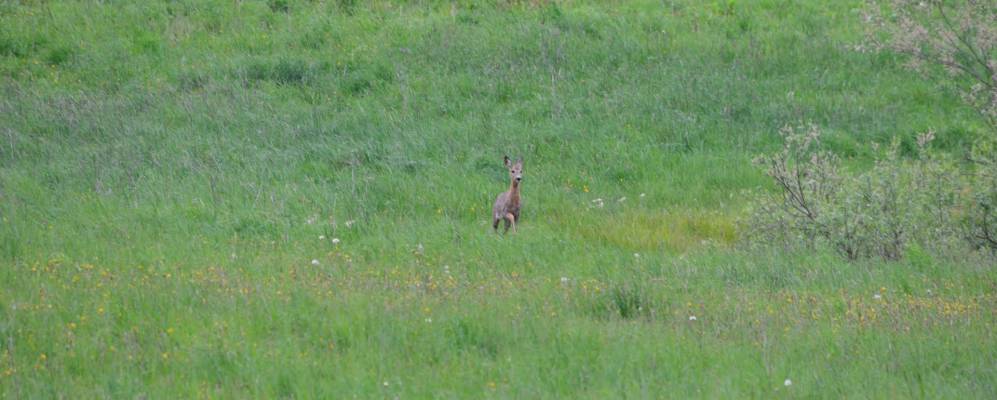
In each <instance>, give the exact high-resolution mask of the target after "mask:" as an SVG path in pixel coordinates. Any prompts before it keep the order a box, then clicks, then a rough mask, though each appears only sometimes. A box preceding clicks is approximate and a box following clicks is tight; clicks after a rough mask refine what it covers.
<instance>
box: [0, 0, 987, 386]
mask: <svg viewBox="0 0 997 400" xmlns="http://www.w3.org/2000/svg"><path fill="white" fill-rule="evenodd" d="M537 3H540V4H537ZM861 7H862V2H861V1H853V0H847V1H820V0H798V1H789V0H753V1H748V0H737V1H734V0H730V1H727V0H724V1H697V0H675V1H581V0H565V1H558V2H543V1H538V2H528V1H471V0H465V1H454V2H445V1H430V0H426V1H369V2H368V1H347V0H340V1H321V0H311V1H309V0H269V1H264V0H204V1H195V0H174V1H161V0H155V1H126V0H110V1H108V0H105V1H96V0H80V1H40V0H14V1H4V2H0V218H2V224H0V310H2V311H0V398H11V399H17V398H402V399H405V398H528V399H529V398H593V399H605V398H953V399H966V398H991V399H992V398H997V333H995V332H997V323H995V322H997V321H995V319H997V315H995V310H997V273H995V269H994V266H993V265H991V264H990V263H989V262H987V261H984V260H985V259H983V258H980V259H979V260H978V261H974V260H976V259H974V258H972V257H966V258H965V259H958V260H953V259H949V258H944V257H938V256H936V255H932V254H930V253H928V252H925V251H919V250H917V249H914V250H913V251H911V252H909V254H907V257H905V258H904V259H903V260H901V261H896V262H885V261H878V260H865V261H858V262H847V261H845V260H844V259H842V258H841V257H838V256H836V255H835V254H833V253H832V252H830V251H827V250H822V249H817V250H814V251H808V252H784V251H780V250H779V249H771V248H766V247H765V246H747V245H745V244H746V243H751V242H752V238H751V237H747V235H746V234H745V232H744V230H743V229H742V225H741V224H740V221H742V220H743V219H744V217H745V216H746V215H747V213H748V207H749V206H750V204H751V202H752V200H753V198H754V197H755V194H757V193H759V192H764V191H769V190H774V187H773V186H772V185H771V183H770V182H769V181H768V180H767V178H766V177H765V175H764V174H763V172H762V171H761V170H759V169H757V168H755V167H753V166H752V164H751V159H752V158H753V157H754V156H755V155H757V154H759V153H761V152H767V151H773V150H775V149H778V148H779V146H780V144H781V142H780V138H779V136H778V130H779V128H780V127H781V126H783V125H785V124H791V123H797V122H800V121H813V122H814V123H816V124H818V125H820V126H821V127H822V129H823V130H824V132H825V135H826V136H825V138H824V140H825V142H824V144H825V145H826V146H827V147H828V148H830V149H832V150H834V151H835V152H837V153H838V154H840V155H842V157H843V158H845V159H846V160H847V161H846V162H847V163H848V165H849V166H850V168H855V169H860V168H863V167H866V166H868V165H869V164H870V161H871V157H872V150H871V145H872V144H873V143H880V144H884V143H888V142H889V141H890V139H891V138H892V137H894V136H896V137H899V138H901V140H902V142H903V143H904V144H905V146H907V147H910V148H912V146H914V138H915V136H916V135H917V133H919V132H924V131H926V130H928V129H933V130H935V131H936V132H937V134H936V136H937V137H938V139H937V140H936V143H935V145H936V146H937V147H938V148H939V149H940V150H941V151H945V152H951V153H953V154H962V153H965V152H966V151H967V150H968V149H969V147H970V145H971V143H972V142H973V140H975V139H976V138H978V137H979V136H980V135H983V134H985V132H986V131H985V128H984V122H983V121H982V120H981V119H980V118H979V117H978V116H977V115H976V114H974V113H973V111H971V110H970V109H968V108H966V107H965V106H964V105H963V104H962V103H961V101H960V98H959V95H958V94H957V93H955V92H953V91H952V90H950V88H947V87H945V86H944V85H943V84H942V83H940V82H933V81H929V80H925V79H922V78H920V77H919V76H918V75H916V74H914V73H912V72H909V71H907V70H906V69H905V68H904V67H903V60H900V59H897V58H896V57H894V56H891V55H889V54H875V53H870V52H862V51H856V46H858V45H860V44H861V43H862V37H863V35H862V27H861V12H860V10H861ZM505 154H508V155H510V156H512V157H522V158H523V159H524V164H525V167H524V180H523V186H522V196H523V202H524V209H523V220H522V222H521V224H520V225H519V230H518V233H517V234H515V235H508V236H500V235H495V234H494V233H493V232H492V230H491V226H490V222H491V220H490V215H489V214H490V211H491V205H492V201H493V200H494V198H495V196H496V195H497V194H498V193H499V192H501V191H503V190H505V189H506V188H507V187H508V184H509V182H508V173H507V172H506V170H505V169H504V168H503V166H502V156H503V155H505Z"/></svg>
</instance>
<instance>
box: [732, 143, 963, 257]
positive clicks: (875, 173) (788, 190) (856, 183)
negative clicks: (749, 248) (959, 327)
mask: <svg viewBox="0 0 997 400" xmlns="http://www.w3.org/2000/svg"><path fill="white" fill-rule="evenodd" d="M781 134H782V136H783V138H784V145H783V148H782V150H781V151H779V152H777V153H775V154H771V155H763V156H760V157H758V158H756V159H755V162H756V164H758V165H761V166H763V167H764V168H765V169H766V174H767V175H768V176H769V177H771V178H772V179H773V181H774V182H775V184H776V186H777V187H778V189H779V190H778V191H777V193H776V194H774V195H769V196H766V197H763V198H762V200H761V201H760V202H759V203H758V204H757V206H756V207H755V212H754V213H753V216H752V218H751V227H750V228H749V229H750V230H751V231H752V232H753V233H754V234H752V235H751V236H750V237H752V238H755V239H761V240H763V241H765V242H766V243H781V244H783V245H787V246H797V245H803V246H807V247H816V246H829V247H831V248H833V249H834V250H835V251H836V252H838V253H839V254H841V255H842V256H844V257H846V258H848V259H849V260H855V259H859V258H867V257H880V258H883V259H888V260H897V259H900V258H903V257H904V255H905V254H906V253H907V249H908V247H909V246H910V245H911V244H912V243H917V244H918V245H919V246H920V247H922V248H926V249H934V250H937V251H940V252H949V251H952V250H954V249H957V248H959V247H960V246H962V247H965V243H964V242H963V241H962V240H961V237H963V236H964V230H963V226H962V225H961V224H960V222H961V221H963V218H961V217H960V210H961V209H963V205H964V203H965V202H964V201H962V197H963V196H961V195H960V193H962V188H963V187H965V183H964V179H963V178H961V175H960V173H959V169H958V166H957V165H956V163H955V162H954V161H953V160H951V159H950V158H948V157H946V156H944V155H941V154H936V153H934V152H932V151H930V150H929V149H928V147H929V143H930V142H931V140H933V139H934V134H933V133H932V132H928V133H925V134H922V135H920V136H919V137H918V154H917V155H916V156H915V157H913V158H910V159H903V158H901V157H900V155H899V154H900V151H899V149H900V142H899V141H898V140H894V141H893V142H892V143H891V145H890V146H889V147H888V148H886V149H885V151H884V154H883V155H881V156H880V157H878V158H877V160H876V162H875V164H874V165H873V167H872V168H870V169H869V170H868V171H865V172H862V173H859V174H857V175H850V174H846V173H842V172H841V160H840V159H839V158H838V157H837V156H835V155H834V154H832V153H830V152H828V151H825V150H821V149H820V146H819V144H820V136H821V131H820V129H818V128H817V127H816V126H814V125H805V126H800V127H786V128H783V129H782V131H781Z"/></svg>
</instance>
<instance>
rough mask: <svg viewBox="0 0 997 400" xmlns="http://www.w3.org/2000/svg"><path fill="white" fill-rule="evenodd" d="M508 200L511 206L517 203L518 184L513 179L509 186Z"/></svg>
mask: <svg viewBox="0 0 997 400" xmlns="http://www.w3.org/2000/svg"><path fill="white" fill-rule="evenodd" d="M509 200H510V201H512V203H513V204H518V203H519V182H516V180H515V179H514V180H513V181H512V183H510V184H509Z"/></svg>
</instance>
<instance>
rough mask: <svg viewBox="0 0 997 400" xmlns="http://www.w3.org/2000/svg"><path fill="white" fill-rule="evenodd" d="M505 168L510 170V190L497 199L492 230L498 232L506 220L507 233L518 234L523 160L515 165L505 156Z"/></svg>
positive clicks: (493, 211) (517, 161)
mask: <svg viewBox="0 0 997 400" xmlns="http://www.w3.org/2000/svg"><path fill="white" fill-rule="evenodd" d="M505 167H506V168H508V169H509V180H511V181H512V183H510V184H509V190H507V191H505V192H502V193H501V194H499V195H498V197H496V198H495V206H494V207H492V229H494V230H495V232H496V233H497V232H498V226H499V221H502V220H505V231H503V233H507V232H509V226H510V225H512V231H513V232H516V222H519V208H520V206H522V204H523V203H522V201H520V199H519V182H520V181H521V180H523V159H522V158H520V159H519V160H516V163H515V164H513V163H512V161H511V160H509V156H505Z"/></svg>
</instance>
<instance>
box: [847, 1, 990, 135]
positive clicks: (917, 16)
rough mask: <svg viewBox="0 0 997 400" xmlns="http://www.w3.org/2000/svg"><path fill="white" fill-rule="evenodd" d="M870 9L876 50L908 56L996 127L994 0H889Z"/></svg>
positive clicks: (867, 17) (868, 18) (868, 19)
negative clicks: (955, 90) (955, 89)
mask: <svg viewBox="0 0 997 400" xmlns="http://www.w3.org/2000/svg"><path fill="white" fill-rule="evenodd" d="M881 4H882V2H880V1H870V4H869V6H868V7H867V8H866V9H867V13H866V15H865V21H866V24H867V26H868V27H869V28H870V29H869V30H868V32H867V33H868V34H867V38H868V39H869V43H870V44H871V48H872V49H874V50H884V49H885V50H891V51H894V52H896V53H899V54H902V55H905V56H907V61H908V64H907V65H908V66H909V67H911V68H913V69H914V70H916V71H918V72H921V73H923V74H925V75H926V76H932V77H939V78H942V79H946V80H948V81H950V82H951V83H954V84H956V85H958V86H960V88H961V89H962V90H963V98H964V99H965V100H966V101H967V103H969V104H970V105H971V106H972V107H973V108H975V109H976V110H977V111H979V112H980V113H981V114H982V115H983V116H984V117H985V118H986V119H987V121H989V122H990V124H991V127H993V128H995V129H997V7H995V6H994V2H993V1H992V0H983V1H980V0H890V1H888V2H886V3H885V7H883V6H881Z"/></svg>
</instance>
